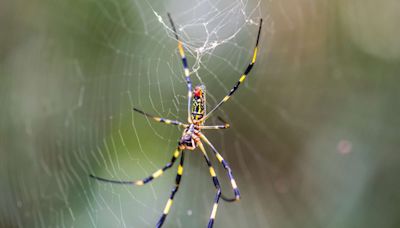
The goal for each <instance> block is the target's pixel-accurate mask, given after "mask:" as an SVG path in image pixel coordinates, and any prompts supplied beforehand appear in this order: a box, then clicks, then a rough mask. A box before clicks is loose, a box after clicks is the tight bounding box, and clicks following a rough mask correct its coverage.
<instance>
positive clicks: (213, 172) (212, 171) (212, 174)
mask: <svg viewBox="0 0 400 228" xmlns="http://www.w3.org/2000/svg"><path fill="white" fill-rule="evenodd" d="M210 174H211V176H212V177H215V176H216V174H215V171H214V168H213V167H210Z"/></svg>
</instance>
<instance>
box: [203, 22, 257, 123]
mask: <svg viewBox="0 0 400 228" xmlns="http://www.w3.org/2000/svg"><path fill="white" fill-rule="evenodd" d="M262 22H263V21H262V19H260V27H259V28H258V35H257V41H256V46H255V47H254V52H253V58H252V60H251V62H250V64H249V66H248V67H247V68H246V70H245V71H244V73H243V74H242V76H241V77H240V79H239V81H238V82H237V83H236V84H235V85H234V86H233V88H232V89H231V90H230V91H229V93H228V95H226V96H225V97H224V99H222V101H220V102H219V103H218V104H217V105H216V106H215V107H214V108H213V109H212V110H211V111H210V112H209V113H208V114H207V115H206V116H205V118H204V120H206V119H207V118H208V117H210V114H211V113H212V112H214V111H215V110H216V109H218V108H219V107H220V106H221V105H222V104H223V103H225V102H226V101H227V100H229V98H231V96H232V95H233V94H234V93H235V91H236V90H237V89H238V88H239V85H240V84H241V83H242V82H243V81H244V80H245V79H246V77H247V75H248V74H249V73H250V71H251V69H253V66H254V63H255V62H256V59H257V52H258V41H259V40H260V34H261V27H262Z"/></svg>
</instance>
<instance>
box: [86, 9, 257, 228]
mask: <svg viewBox="0 0 400 228" xmlns="http://www.w3.org/2000/svg"><path fill="white" fill-rule="evenodd" d="M168 18H169V21H170V23H171V26H172V29H173V31H174V34H175V38H176V40H177V41H178V50H179V54H180V56H181V60H182V64H183V69H184V73H185V78H186V83H187V90H188V110H187V111H188V123H187V124H184V123H182V122H180V121H177V120H169V119H165V118H161V117H156V116H153V115H151V114H148V113H146V112H143V111H141V110H139V109H137V108H133V110H134V111H136V112H138V113H140V114H142V115H144V116H146V117H148V118H151V119H153V120H155V121H157V122H160V123H165V124H172V125H178V126H180V127H182V128H184V131H183V134H182V137H181V138H180V140H179V142H178V147H177V148H176V150H175V152H174V153H173V156H172V158H171V161H170V162H169V163H167V164H166V165H165V166H164V167H163V168H162V169H159V170H157V171H156V172H154V173H153V174H152V175H151V176H149V177H146V178H144V179H142V180H136V181H120V180H110V179H105V178H102V177H97V176H94V175H92V174H90V177H92V178H94V179H96V180H99V181H103V182H108V183H114V184H128V185H137V186H142V185H144V184H147V183H149V182H150V181H152V180H154V179H156V178H158V177H160V176H161V175H162V174H163V173H164V172H165V171H166V170H167V169H169V168H171V167H172V165H173V164H174V163H175V161H176V160H177V159H178V158H179V156H180V163H179V166H178V170H177V174H176V178H175V187H174V188H173V189H172V192H171V195H170V197H169V199H168V201H167V204H166V206H165V208H164V211H163V214H162V216H161V217H160V219H159V220H158V222H157V225H156V227H161V226H162V225H163V223H164V221H165V219H166V217H167V215H168V212H169V210H170V208H171V206H172V202H173V200H174V196H175V194H176V193H177V192H178V189H179V184H180V182H181V178H182V174H183V161H184V152H185V150H194V149H196V148H197V147H198V148H200V150H201V152H202V153H203V156H204V158H205V161H206V163H207V165H208V168H209V172H210V175H211V177H212V180H213V183H214V186H215V188H216V190H217V192H216V195H215V198H214V205H213V207H212V211H211V215H210V219H209V222H208V228H211V227H213V224H214V220H215V216H216V214H217V208H218V202H219V200H220V198H222V199H223V200H224V201H227V202H234V201H238V200H239V199H240V192H239V189H238V187H237V185H236V181H235V179H234V177H233V174H232V170H231V168H230V167H229V165H228V163H227V162H226V161H225V160H224V158H223V157H222V156H221V154H220V153H219V152H218V151H217V149H215V147H214V146H213V145H212V144H211V142H210V141H209V140H208V139H207V138H206V136H205V135H204V134H203V133H202V132H201V131H202V130H211V129H226V128H229V124H228V123H226V122H225V121H224V120H223V119H222V118H220V117H219V120H220V121H221V122H222V123H223V125H216V126H205V125H204V123H205V121H206V120H207V119H208V118H209V117H210V114H211V113H212V112H214V111H215V110H217V109H218V108H219V107H220V106H221V105H222V104H224V103H225V102H226V101H228V100H229V98H230V97H231V96H232V95H233V94H234V93H235V91H236V90H237V89H238V88H239V85H240V84H241V83H242V82H243V81H244V80H245V79H246V77H247V75H248V74H249V73H250V71H251V69H252V68H253V66H254V63H255V62H256V58H257V52H258V41H259V39H260V33H261V27H262V19H260V25H259V29H258V34H257V41H256V45H255V48H254V52H253V58H252V60H251V62H250V64H249V65H248V67H247V68H246V70H245V71H244V73H243V74H242V76H241V77H240V79H239V81H238V82H237V83H236V84H235V85H234V86H233V88H232V89H231V90H230V91H229V93H228V95H226V96H225V97H224V98H223V99H222V100H221V101H220V102H219V103H218V104H217V105H216V106H215V107H214V108H213V109H212V110H211V111H210V112H209V113H208V114H206V91H205V87H204V86H203V85H200V86H196V87H195V88H194V89H193V90H192V82H191V79H190V72H189V68H188V63H187V59H186V57H185V52H184V49H183V45H182V42H181V40H180V39H179V37H178V33H177V32H176V28H175V25H174V22H173V20H172V18H171V15H170V14H169V13H168ZM202 141H204V142H205V143H206V144H207V145H208V146H209V147H210V148H211V149H212V151H213V152H214V155H215V156H216V157H217V159H218V161H219V163H220V164H222V166H223V167H224V169H225V170H226V171H227V175H228V177H229V179H230V182H231V185H232V189H233V194H234V195H235V197H234V198H228V197H226V196H224V195H223V194H222V193H221V186H220V183H219V181H218V178H217V175H216V173H215V170H214V168H213V166H212V164H211V162H210V159H209V157H208V155H207V152H206V150H205V149H204V146H203V143H202Z"/></svg>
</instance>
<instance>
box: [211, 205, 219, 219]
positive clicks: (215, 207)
mask: <svg viewBox="0 0 400 228" xmlns="http://www.w3.org/2000/svg"><path fill="white" fill-rule="evenodd" d="M217 208H218V204H217V203H214V206H213V209H212V212H211V218H212V219H215V215H216V214H217Z"/></svg>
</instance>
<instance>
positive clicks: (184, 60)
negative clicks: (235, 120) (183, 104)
mask: <svg viewBox="0 0 400 228" xmlns="http://www.w3.org/2000/svg"><path fill="white" fill-rule="evenodd" d="M168 18H169V21H170V23H171V26H172V30H174V33H175V38H176V40H177V41H178V49H179V55H180V56H181V59H182V64H183V70H184V73H185V79H186V84H187V89H188V121H189V123H191V121H192V120H191V118H190V114H191V111H190V107H191V103H192V81H191V80H190V72H189V68H188V63H187V59H186V56H185V51H184V50H183V45H182V41H181V40H180V39H179V36H178V33H177V32H176V28H175V24H174V21H173V20H172V17H171V14H169V13H168Z"/></svg>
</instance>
